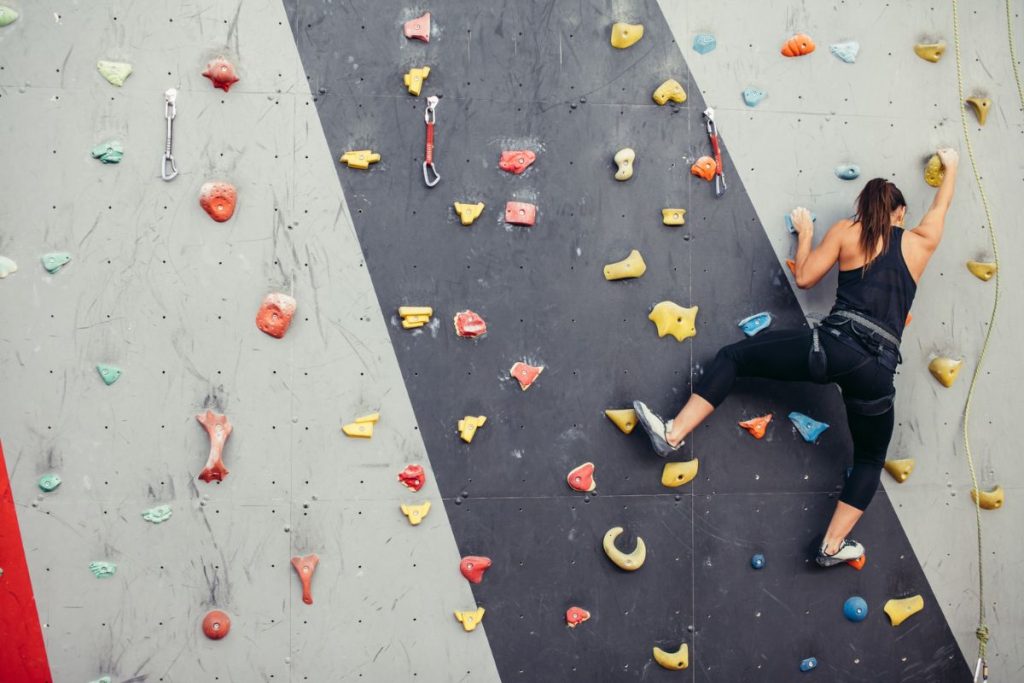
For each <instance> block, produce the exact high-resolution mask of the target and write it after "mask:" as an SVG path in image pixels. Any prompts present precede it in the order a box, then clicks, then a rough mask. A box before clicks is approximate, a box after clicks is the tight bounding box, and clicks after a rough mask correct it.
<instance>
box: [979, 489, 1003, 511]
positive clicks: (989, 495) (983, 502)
mask: <svg viewBox="0 0 1024 683" xmlns="http://www.w3.org/2000/svg"><path fill="white" fill-rule="evenodd" d="M1004 499H1005V494H1004V493H1003V487H1002V486H996V487H995V488H994V489H992V490H991V491H979V490H978V489H971V500H973V501H974V502H975V503H977V504H978V507H980V508H982V509H984V510H998V509H999V508H1001V507H1003V501H1004Z"/></svg>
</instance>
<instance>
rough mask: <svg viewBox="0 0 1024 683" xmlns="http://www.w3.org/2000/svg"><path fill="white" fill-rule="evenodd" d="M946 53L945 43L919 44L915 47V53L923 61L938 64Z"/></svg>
mask: <svg viewBox="0 0 1024 683" xmlns="http://www.w3.org/2000/svg"><path fill="white" fill-rule="evenodd" d="M945 51H946V44H945V43H943V42H938V43H918V44H917V45H915V46H914V52H916V53H917V56H918V57H920V58H921V59H924V60H926V61H929V62H937V61H939V58H940V57H941V56H942V53H943V52H945Z"/></svg>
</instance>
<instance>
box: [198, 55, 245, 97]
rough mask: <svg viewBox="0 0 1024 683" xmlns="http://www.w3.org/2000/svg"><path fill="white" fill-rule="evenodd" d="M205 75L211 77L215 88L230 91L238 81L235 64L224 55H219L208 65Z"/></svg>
mask: <svg viewBox="0 0 1024 683" xmlns="http://www.w3.org/2000/svg"><path fill="white" fill-rule="evenodd" d="M203 75H204V76H206V77H207V78H209V79H210V81H211V82H212V83H213V87H214V88H220V89H221V90H223V91H224V92H228V91H229V90H230V89H231V86H233V85H234V84H235V83H237V82H238V74H236V73H235V66H234V64H232V63H231V62H229V61H228V60H226V59H224V58H223V57H217V58H216V59H214V60H211V61H210V62H209V63H208V64H207V65H206V71H204V72H203Z"/></svg>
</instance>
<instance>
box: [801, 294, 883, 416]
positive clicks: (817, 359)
mask: <svg viewBox="0 0 1024 683" xmlns="http://www.w3.org/2000/svg"><path fill="white" fill-rule="evenodd" d="M822 332H824V333H826V334H830V335H832V336H833V337H834V338H836V339H837V340H839V341H842V342H843V343H845V344H848V345H851V346H852V345H856V346H858V347H860V348H862V349H863V350H866V351H867V352H868V353H870V354H871V355H873V356H875V358H877V359H878V362H879V363H881V364H882V365H883V366H884V367H885V368H887V369H889V370H890V371H892V372H895V371H896V366H897V365H899V364H900V363H902V362H903V358H902V356H901V355H900V340H899V339H898V338H897V337H896V335H894V334H893V333H892V332H890V331H889V330H887V329H886V328H885V327H884V326H882V325H881V324H880V323H878V322H876V321H875V320H873V319H872V318H869V317H868V316H866V315H863V314H862V313H858V312H857V311H851V310H849V309H842V308H840V309H836V310H833V311H832V312H831V313H829V314H828V315H827V316H826V317H825V318H824V319H822V321H821V324H820V325H819V326H817V327H813V328H812V329H811V350H810V352H809V353H808V357H807V367H808V371H809V375H810V377H811V380H812V381H814V382H818V383H824V382H826V381H827V379H828V377H827V372H828V357H827V355H826V353H825V348H824V347H823V346H822V345H821V341H820V337H819V335H820V334H821V333H822ZM895 399H896V392H895V391H893V392H891V393H889V394H886V395H885V396H880V397H878V398H872V399H863V398H855V397H852V396H846V395H844V396H843V402H844V403H845V404H846V409H847V411H848V412H851V413H854V414H856V415H868V416H874V415H881V414H883V413H885V412H886V411H888V410H889V409H890V408H892V405H893V401H894V400H895Z"/></svg>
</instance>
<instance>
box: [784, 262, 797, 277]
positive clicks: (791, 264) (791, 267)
mask: <svg viewBox="0 0 1024 683" xmlns="http://www.w3.org/2000/svg"><path fill="white" fill-rule="evenodd" d="M786 267H787V268H789V271H790V272H791V273H793V277H796V261H794V260H793V259H791V258H788V259H786Z"/></svg>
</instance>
